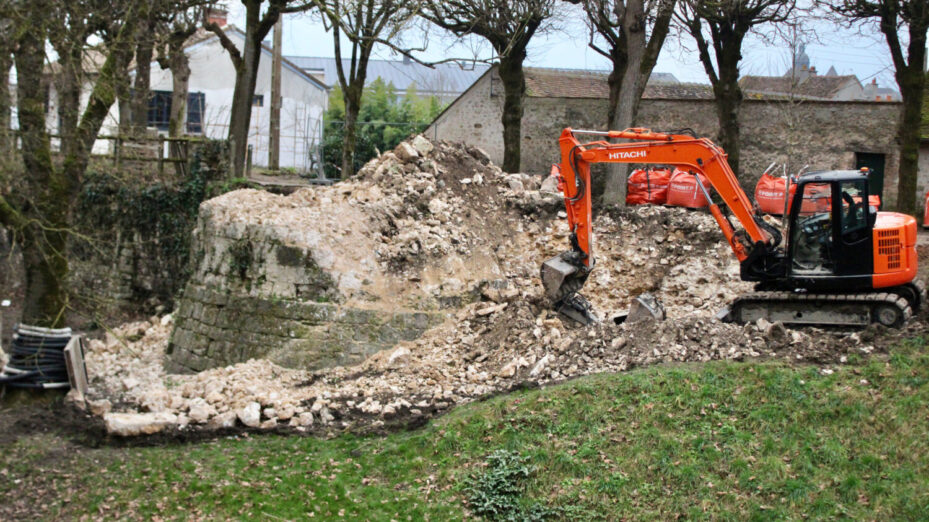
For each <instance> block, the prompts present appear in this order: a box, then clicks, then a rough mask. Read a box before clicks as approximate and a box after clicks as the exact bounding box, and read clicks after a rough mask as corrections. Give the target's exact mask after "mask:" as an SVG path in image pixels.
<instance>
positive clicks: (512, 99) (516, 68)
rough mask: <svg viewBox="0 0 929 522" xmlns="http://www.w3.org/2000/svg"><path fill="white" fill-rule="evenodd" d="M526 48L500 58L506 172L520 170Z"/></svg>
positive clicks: (499, 69)
mask: <svg viewBox="0 0 929 522" xmlns="http://www.w3.org/2000/svg"><path fill="white" fill-rule="evenodd" d="M525 59H526V51H525V50H513V51H511V52H510V53H509V54H507V55H506V56H504V57H502V58H501V59H500V65H499V67H498V71H499V73H500V81H501V82H502V83H503V118H502V121H503V165H502V169H503V171H504V172H519V170H520V146H521V141H522V121H523V94H525V92H526V76H525V74H524V72H523V61H524V60H525Z"/></svg>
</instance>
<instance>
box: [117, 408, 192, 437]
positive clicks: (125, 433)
mask: <svg viewBox="0 0 929 522" xmlns="http://www.w3.org/2000/svg"><path fill="white" fill-rule="evenodd" d="M103 422H104V424H105V425H106V431H107V433H109V434H110V435H118V436H120V437H133V436H136V435H151V434H153V433H158V432H160V431H164V429H165V428H167V427H168V426H172V425H174V424H176V423H177V415H175V414H173V413H168V412H158V413H107V414H106V415H104V416H103Z"/></svg>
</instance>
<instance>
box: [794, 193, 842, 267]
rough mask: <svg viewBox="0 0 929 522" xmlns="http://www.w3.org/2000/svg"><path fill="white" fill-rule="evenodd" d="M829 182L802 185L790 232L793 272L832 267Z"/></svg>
mask: <svg viewBox="0 0 929 522" xmlns="http://www.w3.org/2000/svg"><path fill="white" fill-rule="evenodd" d="M831 194H832V186H831V184H829V183H807V184H806V185H803V199H802V202H801V206H800V212H798V214H797V223H796V225H795V226H794V227H793V228H792V229H791V232H792V235H793V244H794V247H793V248H794V252H793V272H794V273H796V274H811V275H812V274H830V273H833V271H834V268H835V266H834V259H833V255H832V205H831V199H832V198H830V197H829V196H830V195H831Z"/></svg>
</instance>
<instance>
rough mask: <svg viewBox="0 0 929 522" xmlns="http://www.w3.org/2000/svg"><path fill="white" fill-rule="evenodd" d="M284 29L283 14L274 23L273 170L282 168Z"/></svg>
mask: <svg viewBox="0 0 929 522" xmlns="http://www.w3.org/2000/svg"><path fill="white" fill-rule="evenodd" d="M283 29H284V16H283V15H281V16H279V17H278V19H277V23H275V24H274V49H273V57H272V59H271V124H270V127H271V129H270V130H271V140H270V147H269V149H270V150H269V151H268V167H269V168H270V169H271V170H278V169H280V168H281V58H282V56H281V54H282V52H281V41H282V40H283V38H282V37H281V33H282V32H283Z"/></svg>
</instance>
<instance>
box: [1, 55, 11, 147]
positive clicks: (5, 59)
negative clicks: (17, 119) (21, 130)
mask: <svg viewBox="0 0 929 522" xmlns="http://www.w3.org/2000/svg"><path fill="white" fill-rule="evenodd" d="M12 66H13V55H12V54H7V53H6V52H5V51H0V155H4V156H6V155H7V154H9V152H10V151H11V150H12V144H13V141H12V133H11V132H10V103H11V102H10V68H11V67H12Z"/></svg>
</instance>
